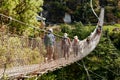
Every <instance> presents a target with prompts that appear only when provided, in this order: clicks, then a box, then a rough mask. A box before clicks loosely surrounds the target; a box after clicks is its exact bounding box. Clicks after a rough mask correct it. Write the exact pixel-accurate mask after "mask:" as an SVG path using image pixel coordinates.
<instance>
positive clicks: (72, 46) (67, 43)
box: [44, 25, 101, 61]
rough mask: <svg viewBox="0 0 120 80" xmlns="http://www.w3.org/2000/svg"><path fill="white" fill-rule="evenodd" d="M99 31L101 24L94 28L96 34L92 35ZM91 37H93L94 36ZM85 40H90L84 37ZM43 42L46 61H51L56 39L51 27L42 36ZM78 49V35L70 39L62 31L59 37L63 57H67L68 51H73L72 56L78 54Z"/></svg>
mask: <svg viewBox="0 0 120 80" xmlns="http://www.w3.org/2000/svg"><path fill="white" fill-rule="evenodd" d="M100 32H101V26H99V25H98V28H97V30H96V34H95V35H94V37H95V36H96V35H97V34H98V35H99V34H100ZM94 37H93V38H94ZM86 41H87V42H88V43H89V42H90V40H89V41H88V39H86ZM44 44H45V48H46V52H47V54H46V58H45V60H46V61H52V60H53V56H54V52H55V44H56V39H55V35H54V34H53V29H51V28H50V29H49V30H48V31H47V34H46V35H45V36H44ZM79 50H80V40H79V39H78V36H74V39H73V40H72V41H71V40H70V38H69V37H68V34H67V33H64V35H63V37H62V39H61V54H62V55H63V57H64V58H65V59H68V58H69V56H70V51H73V53H74V57H76V56H78V55H79V54H78V53H79Z"/></svg>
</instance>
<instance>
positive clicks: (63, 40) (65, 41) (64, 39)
mask: <svg viewBox="0 0 120 80" xmlns="http://www.w3.org/2000/svg"><path fill="white" fill-rule="evenodd" d="M62 43H63V45H70V39H69V38H63V39H62Z"/></svg>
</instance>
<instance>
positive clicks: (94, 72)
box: [76, 62, 104, 79]
mask: <svg viewBox="0 0 120 80" xmlns="http://www.w3.org/2000/svg"><path fill="white" fill-rule="evenodd" d="M76 63H77V64H78V65H79V66H81V67H83V66H82V65H81V64H79V63H78V62H76ZM88 71H89V72H91V73H93V74H95V75H96V76H98V77H100V78H102V79H104V77H102V76H100V75H99V74H97V73H95V72H93V71H91V70H88Z"/></svg>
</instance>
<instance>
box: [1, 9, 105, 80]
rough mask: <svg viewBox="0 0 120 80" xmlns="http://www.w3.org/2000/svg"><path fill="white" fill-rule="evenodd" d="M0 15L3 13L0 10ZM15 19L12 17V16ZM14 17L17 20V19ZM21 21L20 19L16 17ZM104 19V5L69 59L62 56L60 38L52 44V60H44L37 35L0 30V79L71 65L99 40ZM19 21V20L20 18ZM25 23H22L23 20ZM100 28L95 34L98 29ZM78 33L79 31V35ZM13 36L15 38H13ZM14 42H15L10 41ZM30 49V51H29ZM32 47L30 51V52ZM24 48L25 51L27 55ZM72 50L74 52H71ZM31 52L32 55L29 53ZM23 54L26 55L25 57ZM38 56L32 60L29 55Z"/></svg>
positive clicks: (31, 74) (40, 73)
mask: <svg viewBox="0 0 120 80" xmlns="http://www.w3.org/2000/svg"><path fill="white" fill-rule="evenodd" d="M0 15H1V16H4V15H2V14H0ZM4 17H6V16H4ZM14 20H15V19H14ZM16 21H17V20H16ZM17 22H20V21H17ZM103 22H104V8H101V11H100V16H99V17H98V24H97V26H96V28H95V29H94V31H93V32H91V34H90V36H88V37H87V38H85V39H84V40H81V41H80V42H79V55H78V56H76V57H74V55H73V54H72V53H71V54H70V57H69V59H65V58H64V57H63V55H62V52H61V49H60V46H61V44H60V42H59V41H56V44H55V57H57V58H55V60H53V61H51V62H46V60H45V56H44V54H43V53H45V51H44V49H43V48H44V44H43V41H42V40H41V39H40V38H28V37H24V36H16V35H13V36H11V35H10V34H4V33H3V32H1V36H0V47H1V49H2V50H1V51H3V52H0V53H4V54H0V79H2V78H3V77H5V76H6V77H8V78H9V79H10V80H14V79H25V78H29V77H32V76H38V75H39V76H40V75H42V74H44V73H47V72H48V71H54V70H56V69H58V68H62V67H64V66H67V65H70V64H72V63H74V62H76V61H79V60H81V59H82V58H84V57H86V56H87V55H88V54H89V53H90V52H91V51H92V50H94V49H95V47H96V46H97V44H98V43H99V40H100V37H101V33H102V27H103ZM20 23H22V22H20ZM22 24H24V23H22ZM99 28H101V32H100V33H99V34H98V33H97V30H98V29H99ZM78 36H79V35H78ZM13 38H15V39H16V41H14V40H13ZM13 44H14V45H13ZM32 50H33V52H32ZM30 51H31V53H29V52H30ZM24 52H26V53H28V54H27V55H25V54H24ZM73 53H74V52H73ZM30 55H32V56H30ZM24 56H26V57H24ZM31 58H33V59H36V58H37V59H38V60H36V62H32V59H31Z"/></svg>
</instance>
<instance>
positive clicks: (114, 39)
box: [110, 31, 120, 50]
mask: <svg viewBox="0 0 120 80" xmlns="http://www.w3.org/2000/svg"><path fill="white" fill-rule="evenodd" d="M118 36H120V32H119V31H115V32H111V34H110V39H111V40H112V42H113V44H114V45H115V47H116V48H118V49H119V50H120V37H118Z"/></svg>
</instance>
